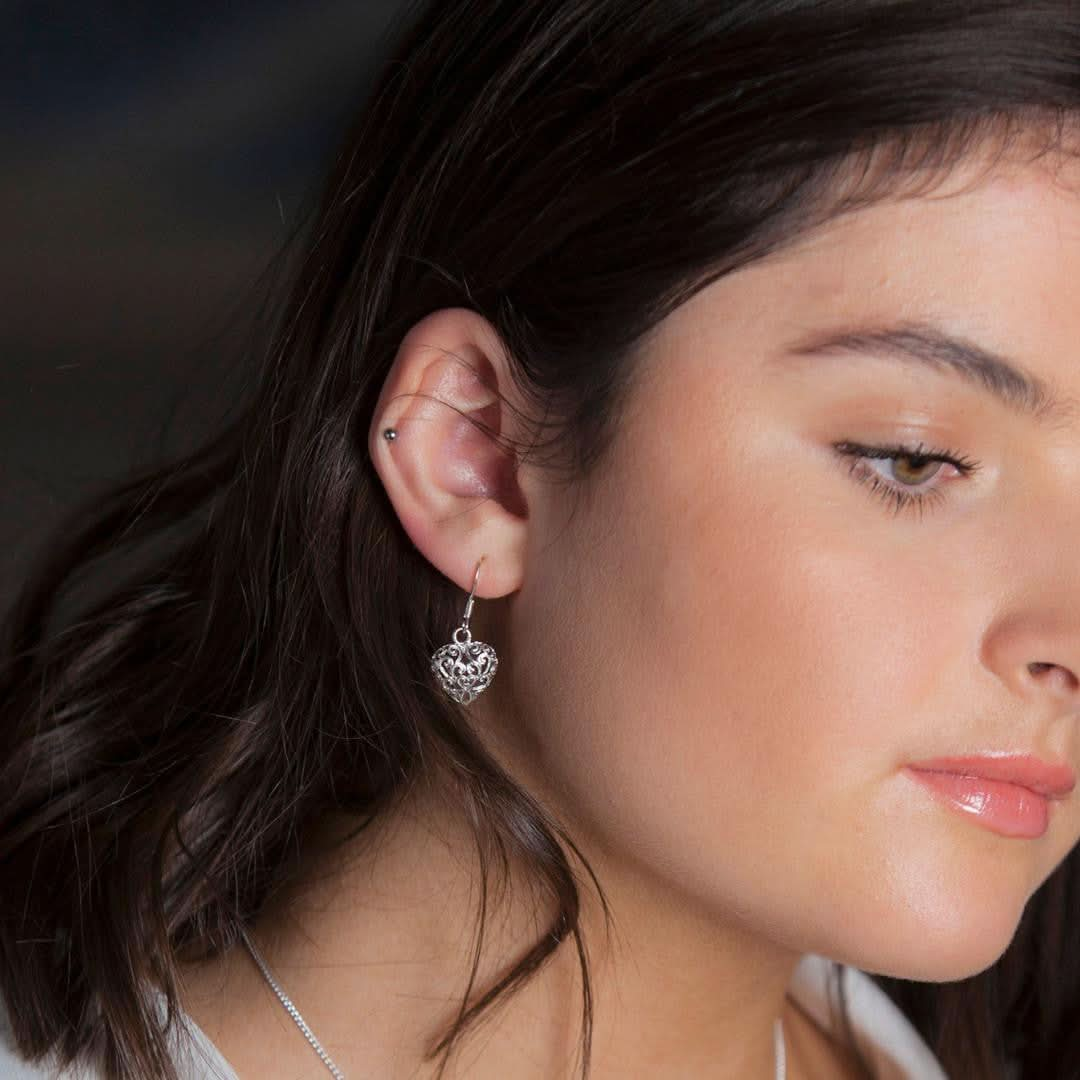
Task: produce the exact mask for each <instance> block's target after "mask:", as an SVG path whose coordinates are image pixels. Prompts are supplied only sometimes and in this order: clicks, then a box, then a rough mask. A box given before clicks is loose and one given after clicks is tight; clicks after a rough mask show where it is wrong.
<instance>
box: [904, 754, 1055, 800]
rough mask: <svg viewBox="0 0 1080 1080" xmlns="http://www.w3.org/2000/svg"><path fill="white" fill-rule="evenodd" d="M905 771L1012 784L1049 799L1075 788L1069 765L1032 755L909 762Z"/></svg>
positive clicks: (980, 756)
mask: <svg viewBox="0 0 1080 1080" xmlns="http://www.w3.org/2000/svg"><path fill="white" fill-rule="evenodd" d="M908 768H911V769H916V770H918V771H920V772H939V773H952V774H954V775H956V776H971V777H979V778H981V779H984V780H991V781H1000V782H1002V783H1006V784H1014V785H1017V786H1019V787H1024V788H1027V789H1028V790H1029V791H1033V792H1035V793H1036V794H1039V795H1042V796H1044V797H1045V798H1049V799H1060V798H1063V797H1064V796H1066V795H1068V794H1069V792H1071V791H1072V790H1073V788H1074V787H1076V773H1075V772H1074V771H1073V769H1072V768H1071V767H1070V766H1069V765H1067V764H1065V763H1064V762H1049V761H1044V760H1042V759H1041V758H1038V757H1035V756H1034V755H1032V754H1008V755H994V756H989V755H984V754H978V755H971V756H967V757H941V758H931V759H929V760H927V761H915V762H912V763H911V764H910V765H909V766H908Z"/></svg>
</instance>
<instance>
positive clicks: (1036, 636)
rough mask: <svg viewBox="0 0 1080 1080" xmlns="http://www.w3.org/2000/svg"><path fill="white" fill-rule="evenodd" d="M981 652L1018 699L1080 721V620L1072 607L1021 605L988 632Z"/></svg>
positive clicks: (981, 656) (985, 632)
mask: <svg viewBox="0 0 1080 1080" xmlns="http://www.w3.org/2000/svg"><path fill="white" fill-rule="evenodd" d="M979 651H980V660H981V662H982V665H983V667H984V668H985V669H986V670H987V671H990V672H992V673H993V674H994V676H995V677H996V678H997V679H998V680H999V681H1000V682H1002V683H1004V684H1005V686H1007V687H1008V688H1009V690H1010V691H1011V692H1012V694H1013V695H1014V696H1015V697H1017V698H1019V699H1021V700H1022V701H1024V702H1026V703H1027V704H1028V705H1030V706H1034V707H1036V708H1038V709H1041V710H1043V711H1047V710H1049V711H1051V712H1068V713H1071V714H1075V715H1076V716H1077V717H1078V718H1080V614H1077V613H1075V612H1074V611H1073V610H1071V608H1070V607H1065V606H1063V605H1060V604H1055V605H1054V606H1053V607H1052V608H1048V606H1046V605H1038V606H1035V605H1032V604H1030V603H1024V604H1023V605H1017V606H1016V607H1014V608H1012V609H1011V610H1010V611H1009V612H1007V613H1002V614H1000V615H999V617H998V618H997V619H995V620H994V621H993V622H992V623H991V625H990V626H988V627H987V629H986V630H985V631H984V633H983V637H982V640H981V645H980V650H979Z"/></svg>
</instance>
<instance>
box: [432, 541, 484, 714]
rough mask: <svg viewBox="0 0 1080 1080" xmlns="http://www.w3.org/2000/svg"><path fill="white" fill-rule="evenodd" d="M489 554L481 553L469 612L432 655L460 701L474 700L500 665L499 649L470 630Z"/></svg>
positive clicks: (438, 671)
mask: <svg viewBox="0 0 1080 1080" xmlns="http://www.w3.org/2000/svg"><path fill="white" fill-rule="evenodd" d="M486 558H487V556H486V555H481V556H480V562H478V563H477V564H476V573H475V574H474V575H473V583H472V590H471V591H470V592H469V599H468V601H467V602H466V604H465V614H464V615H463V616H462V619H461V625H460V626H459V627H457V628H456V629H455V630H454V640H453V642H452V643H451V644H449V645H443V646H442V648H440V649H437V650H436V651H435V653H434V655H433V656H432V657H431V670H432V671H433V672H434V674H435V677H436V678H437V679H438V680H439V684H440V685H441V686H442V688H443V690H445V691H446V693H447V694H449V695H450V697H452V698H453V699H454V701H456V702H457V703H458V704H459V705H468V704H469V702H470V701H475V700H476V698H478V697H479V696H480V694H482V693H483V692H484V691H485V690H486V689H487V688H488V687H489V686H490V685H491V680H492V679H494V678H495V670H496V668H498V666H499V658H498V656H496V655H495V650H494V649H493V648H492V647H491V646H490V645H488V644H487V643H486V642H484V641H473V639H472V632H471V631H470V630H469V616H470V615H471V614H472V606H473V597H474V596H475V594H476V583H477V581H478V580H479V578H480V563H482V562H483V561H484V559H486ZM459 635H460V636H459Z"/></svg>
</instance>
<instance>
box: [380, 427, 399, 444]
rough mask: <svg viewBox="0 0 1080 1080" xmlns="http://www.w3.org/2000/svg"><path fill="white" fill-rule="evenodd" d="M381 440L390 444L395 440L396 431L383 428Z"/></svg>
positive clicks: (390, 428)
mask: <svg viewBox="0 0 1080 1080" xmlns="http://www.w3.org/2000/svg"><path fill="white" fill-rule="evenodd" d="M383 438H384V439H386V440H387V441H388V442H392V441H393V440H394V439H396V438H397V431H396V429H394V428H392V427H388V428H383Z"/></svg>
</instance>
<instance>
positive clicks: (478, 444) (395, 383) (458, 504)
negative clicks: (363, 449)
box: [368, 308, 528, 598]
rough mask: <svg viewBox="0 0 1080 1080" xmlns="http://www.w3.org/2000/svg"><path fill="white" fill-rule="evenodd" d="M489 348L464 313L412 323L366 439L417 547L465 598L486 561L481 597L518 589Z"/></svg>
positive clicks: (495, 358) (503, 426)
mask: <svg viewBox="0 0 1080 1080" xmlns="http://www.w3.org/2000/svg"><path fill="white" fill-rule="evenodd" d="M496 341H497V337H496V336H494V331H493V330H492V329H491V327H490V325H489V324H488V323H487V321H486V320H484V319H483V317H482V316H480V315H478V314H477V313H476V312H474V311H470V310H468V309H465V308H448V309H442V310H440V311H437V312H434V313H433V314H432V315H429V316H427V317H426V318H425V319H423V320H421V322H419V323H417V325H416V326H414V327H413V328H412V330H410V332H409V334H408V335H407V336H406V337H405V339H404V340H403V341H402V343H401V346H400V347H399V349H398V354H397V356H396V357H395V360H394V364H393V366H392V367H391V370H390V372H389V374H388V376H387V379H386V381H385V383H384V386H383V391H382V394H381V395H380V398H379V406H378V407H377V408H376V410H375V413H374V415H373V417H372V422H371V428H370V432H369V438H368V445H369V452H370V453H371V456H372V460H373V462H374V464H375V468H376V470H377V472H378V473H379V476H380V478H381V480H382V482H383V485H384V487H385V488H386V491H387V494H388V496H389V497H390V500H391V502H392V504H393V506H394V510H395V512H396V513H397V515H398V518H399V520H400V521H401V523H402V526H403V527H404V529H405V530H406V532H407V533H408V534H409V537H410V538H411V539H412V541H413V543H414V544H415V545H416V547H417V549H418V550H419V551H420V552H421V553H422V554H423V555H424V556H425V557H426V558H427V559H428V560H429V561H430V562H431V563H432V565H434V566H436V567H437V568H438V569H439V570H441V571H442V573H444V574H445V575H446V576H447V577H448V578H449V579H450V580H451V581H453V582H455V584H457V585H458V586H459V587H460V588H462V589H463V590H464V591H465V592H468V591H469V590H470V589H471V587H472V585H473V575H474V571H475V568H476V566H477V563H478V561H479V559H480V557H481V556H482V555H483V556H485V558H484V573H483V579H482V580H481V582H480V584H479V591H478V593H477V595H478V596H483V597H484V598H490V597H497V596H503V595H505V594H506V593H508V592H512V591H514V590H515V589H516V588H518V587H519V586H520V581H521V578H522V571H523V567H522V559H523V555H524V551H525V531H524V530H525V528H526V525H527V521H528V516H527V513H526V509H525V503H524V496H523V494H522V492H521V490H520V488H519V485H518V477H517V474H516V457H515V455H514V453H513V445H514V443H515V440H514V434H516V433H515V432H513V430H512V426H511V424H510V420H511V416H510V411H509V410H508V408H507V407H506V406H505V405H504V396H505V395H504V391H503V389H502V388H503V386H504V385H509V382H510V380H509V378H508V374H507V371H506V368H505V363H506V359H505V354H504V353H502V352H499V351H496V349H495V348H494V347H493V345H494V343H495V342H496ZM388 429H389V430H392V431H393V436H392V437H387V435H386V434H384V432H386V431H387V430H388Z"/></svg>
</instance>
